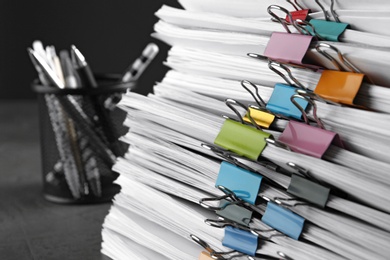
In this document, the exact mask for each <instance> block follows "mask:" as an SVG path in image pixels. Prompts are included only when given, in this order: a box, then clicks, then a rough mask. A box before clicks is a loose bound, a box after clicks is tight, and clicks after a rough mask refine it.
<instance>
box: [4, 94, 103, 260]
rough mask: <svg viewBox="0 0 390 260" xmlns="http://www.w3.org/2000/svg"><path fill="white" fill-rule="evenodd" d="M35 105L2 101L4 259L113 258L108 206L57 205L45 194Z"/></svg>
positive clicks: (25, 102)
mask: <svg viewBox="0 0 390 260" xmlns="http://www.w3.org/2000/svg"><path fill="white" fill-rule="evenodd" d="M37 109H38V108H37V103H36V102H35V101H8V100H7V101H5V100H0V259H5V260H8V259H10V260H13V259H15V260H22V259H34V260H38V259H45V260H46V259H61V260H63V259H80V260H81V259H83V260H84V259H85V260H87V259H94V260H95V259H108V258H107V257H105V256H103V255H102V254H101V253H100V243H101V235H100V232H101V226H102V223H103V220H104V217H105V216H106V214H107V213H108V209H109V207H110V204H109V203H105V204H97V205H57V204H53V203H51V202H48V201H46V200H45V199H44V198H43V196H42V177H41V176H42V174H41V156H40V148H39V129H38V111H37Z"/></svg>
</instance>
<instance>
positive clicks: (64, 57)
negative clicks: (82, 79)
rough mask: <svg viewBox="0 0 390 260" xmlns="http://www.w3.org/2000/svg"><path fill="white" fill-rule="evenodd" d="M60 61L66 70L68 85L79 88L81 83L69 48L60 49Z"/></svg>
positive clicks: (64, 70)
mask: <svg viewBox="0 0 390 260" xmlns="http://www.w3.org/2000/svg"><path fill="white" fill-rule="evenodd" d="M60 62H61V66H62V69H63V72H64V80H65V85H66V87H69V88H77V87H78V86H80V85H81V84H79V82H78V79H77V76H76V74H75V71H74V69H73V66H72V62H71V60H70V57H69V52H68V51H67V50H62V51H60Z"/></svg>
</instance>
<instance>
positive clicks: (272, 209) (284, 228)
mask: <svg viewBox="0 0 390 260" xmlns="http://www.w3.org/2000/svg"><path fill="white" fill-rule="evenodd" d="M261 221H263V222H264V223H265V224H267V225H268V226H270V227H272V228H274V229H276V230H279V231H280V232H282V233H283V234H286V235H287V236H289V237H291V238H293V239H296V240H298V239H299V236H300V235H301V233H302V230H303V225H304V223H305V219H304V218H302V217H301V216H299V215H297V214H295V213H293V212H291V211H290V210H288V209H285V208H283V207H280V206H278V205H277V204H275V203H273V202H268V203H267V208H266V210H265V213H264V215H263V217H262V218H261Z"/></svg>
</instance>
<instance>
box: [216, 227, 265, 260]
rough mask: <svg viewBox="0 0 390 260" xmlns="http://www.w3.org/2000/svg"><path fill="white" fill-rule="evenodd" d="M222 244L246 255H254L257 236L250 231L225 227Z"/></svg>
mask: <svg viewBox="0 0 390 260" xmlns="http://www.w3.org/2000/svg"><path fill="white" fill-rule="evenodd" d="M222 245H224V246H226V247H229V248H231V249H234V250H236V251H238V252H241V253H244V254H246V255H250V256H255V255H256V251H257V247H258V236H256V235H254V234H253V233H251V232H248V231H244V230H241V229H238V228H234V227H229V226H228V227H225V235H224V237H223V240H222Z"/></svg>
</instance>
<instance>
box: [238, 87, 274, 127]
mask: <svg viewBox="0 0 390 260" xmlns="http://www.w3.org/2000/svg"><path fill="white" fill-rule="evenodd" d="M247 85H249V86H251V87H253V88H254V89H255V90H256V92H255V93H256V94H254V93H253V92H252V91H251V90H250V89H249V87H248V86H247ZM241 86H242V87H243V88H244V89H245V90H246V91H248V92H249V94H251V96H252V97H253V99H254V100H255V102H256V104H257V105H258V107H255V106H249V107H248V110H249V111H248V112H247V113H246V114H245V116H244V118H243V119H244V121H245V122H247V123H251V120H250V118H249V115H250V116H251V117H252V118H253V120H254V121H255V123H256V124H257V125H259V126H260V127H262V128H267V129H268V128H269V127H270V125H271V124H272V123H273V122H274V120H275V115H273V114H271V113H269V112H268V111H267V110H266V103H265V102H264V100H263V99H262V98H261V96H260V94H259V89H258V88H257V86H256V85H255V84H253V83H252V82H250V81H248V80H243V81H241Z"/></svg>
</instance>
